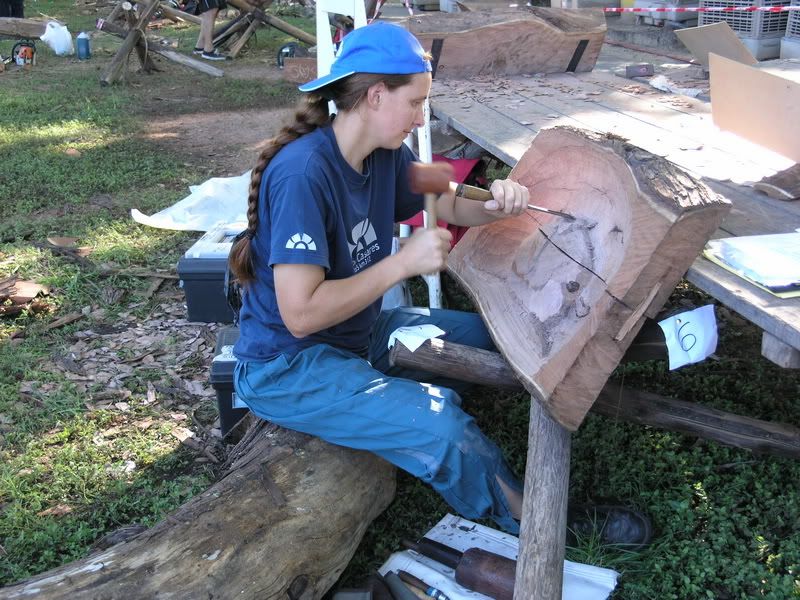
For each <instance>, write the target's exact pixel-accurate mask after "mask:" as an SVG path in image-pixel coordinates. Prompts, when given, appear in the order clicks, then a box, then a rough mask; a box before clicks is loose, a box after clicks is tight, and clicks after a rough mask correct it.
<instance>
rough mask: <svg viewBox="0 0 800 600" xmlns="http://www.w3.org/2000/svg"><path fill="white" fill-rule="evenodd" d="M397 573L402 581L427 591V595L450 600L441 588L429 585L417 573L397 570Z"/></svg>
mask: <svg viewBox="0 0 800 600" xmlns="http://www.w3.org/2000/svg"><path fill="white" fill-rule="evenodd" d="M397 574H398V575H399V576H400V580H401V581H404V582H405V583H407V584H408V585H410V586H413V587H415V588H417V589H418V590H422V591H423V592H425V595H426V596H430V597H431V598H433V599H434V600H450V598H448V597H447V595H446V594H445V593H444V592H443V591H442V590H439V589H437V588H435V587H433V586H432V585H428V584H427V583H425V582H424V581H422V579H420V578H419V577H417V576H416V575H412V574H411V573H409V572H408V571H397Z"/></svg>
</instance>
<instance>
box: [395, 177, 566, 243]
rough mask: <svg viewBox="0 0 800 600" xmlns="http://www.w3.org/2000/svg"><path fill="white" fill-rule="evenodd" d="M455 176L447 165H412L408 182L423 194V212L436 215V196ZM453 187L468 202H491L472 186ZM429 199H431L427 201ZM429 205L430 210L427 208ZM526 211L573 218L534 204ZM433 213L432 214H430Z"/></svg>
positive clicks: (445, 190) (485, 191)
mask: <svg viewBox="0 0 800 600" xmlns="http://www.w3.org/2000/svg"><path fill="white" fill-rule="evenodd" d="M454 174H455V172H454V170H453V167H452V166H451V165H450V164H449V163H444V162H438V163H413V164H412V165H411V172H410V175H409V176H410V180H411V191H412V192H414V193H416V194H425V211H426V212H427V213H428V215H434V217H435V215H436V206H435V201H436V195H437V194H444V193H445V192H447V191H449V190H450V186H451V181H452V180H453V175H454ZM452 185H454V186H456V187H455V192H456V196H461V197H463V198H467V199H469V200H479V201H480V202H488V201H489V200H492V199H493V197H492V192H490V191H489V190H484V189H482V188H479V187H475V186H473V185H467V184H465V183H459V184H458V185H456V184H452ZM429 197H430V198H431V199H429ZM429 205H430V207H431V208H428V207H429ZM528 210H535V211H538V212H543V213H547V214H549V215H555V216H557V217H562V218H564V219H568V220H570V221H574V220H575V217H574V216H572V215H571V214H569V213H565V212H561V211H558V210H553V209H551V208H545V207H543V206H536V205H535V204H528ZM431 211H433V212H431ZM433 223H434V225H433V227H436V219H435V218H434V219H433ZM429 225H430V222H429Z"/></svg>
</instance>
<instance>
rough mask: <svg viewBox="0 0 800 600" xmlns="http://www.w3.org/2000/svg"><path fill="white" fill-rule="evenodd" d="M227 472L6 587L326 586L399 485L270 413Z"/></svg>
mask: <svg viewBox="0 0 800 600" xmlns="http://www.w3.org/2000/svg"><path fill="white" fill-rule="evenodd" d="M232 458H233V460H232V466H231V468H230V470H229V471H228V472H227V474H226V475H225V476H224V477H223V478H222V479H220V480H219V481H218V482H217V483H216V484H214V486H212V487H211V488H210V489H209V490H208V491H206V492H205V493H203V494H200V495H199V496H196V497H195V498H193V499H192V500H190V501H189V502H187V503H186V504H184V505H183V506H182V507H181V508H179V509H178V510H177V511H175V512H174V513H172V514H171V515H169V516H168V517H167V518H166V519H165V520H164V521H162V522H161V523H160V524H158V525H156V526H155V527H153V528H152V529H150V530H147V531H145V532H143V533H141V534H139V535H138V536H136V537H135V538H134V539H132V540H130V541H128V542H125V543H120V544H117V545H115V546H112V547H111V548H109V549H107V550H105V551H102V552H100V553H97V554H92V555H90V556H89V557H87V558H85V559H83V560H80V561H77V562H74V563H71V564H69V565H66V566H64V567H61V568H58V569H54V570H52V571H49V572H47V573H44V574H42V575H39V576H37V577H34V578H32V579H29V580H27V581H25V582H22V583H19V584H16V585H13V586H9V587H6V588H3V589H2V590H0V598H2V599H3V600H13V599H19V598H32V597H36V598H39V599H43V600H52V599H63V600H73V599H75V598H81V599H86V600H95V599H96V600H99V599H101V598H102V599H106V600H111V599H118V600H129V599H131V598H167V597H170V598H171V597H175V598H215V599H234V598H236V599H253V600H263V599H265V598H287V597H288V598H308V599H310V598H320V597H321V596H322V595H323V594H324V593H325V591H326V590H328V588H330V587H331V586H332V585H333V583H335V582H336V580H337V578H338V577H339V575H340V574H341V572H342V571H343V570H344V568H345V567H346V566H347V563H348V562H349V560H350V558H351V556H352V555H353V553H354V552H355V549H356V547H357V546H358V543H359V541H360V540H361V537H362V536H363V534H364V530H365V529H366V528H367V526H368V525H369V523H370V522H371V521H372V520H373V519H374V518H375V517H376V516H377V515H378V514H380V513H381V511H383V510H384V509H385V508H386V507H387V506H388V504H389V502H391V500H392V497H393V495H394V487H395V479H394V467H392V466H391V465H390V464H389V463H387V462H385V461H383V460H381V459H379V458H377V457H376V456H375V455H373V454H370V453H368V452H359V451H355V450H349V449H346V448H342V447H339V446H332V445H330V444H327V443H325V442H323V441H321V440H319V439H318V438H312V437H310V436H307V435H303V434H299V433H296V432H292V431H288V430H285V429H280V428H278V427H275V426H274V425H269V424H267V423H264V422H263V421H260V422H257V423H256V424H255V425H254V426H253V427H251V429H250V430H249V431H248V433H247V435H246V436H245V439H243V440H242V442H240V444H239V445H238V446H237V447H236V448H235V449H234V452H233V453H232Z"/></svg>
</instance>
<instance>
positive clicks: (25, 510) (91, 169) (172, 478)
mask: <svg viewBox="0 0 800 600" xmlns="http://www.w3.org/2000/svg"><path fill="white" fill-rule="evenodd" d="M110 9H111V7H110V6H105V7H102V6H100V5H98V4H89V3H86V4H80V3H79V4H76V3H74V2H72V1H67V0H48V1H44V0H39V1H28V2H26V14H27V15H28V16H36V15H37V14H39V13H41V14H45V15H49V16H52V17H56V18H59V19H61V20H62V21H63V22H65V23H66V24H67V25H68V26H69V28H70V31H71V32H73V34H75V33H77V32H78V31H81V30H87V31H91V30H92V28H93V22H94V20H95V18H96V17H98V16H105V14H107V13H108V12H109V11H110ZM283 18H286V19H287V20H290V21H291V22H292V23H293V24H295V25H299V26H303V27H304V28H306V29H308V30H313V26H312V22H311V20H309V19H303V18H300V17H292V16H284V17H283ZM157 33H158V34H159V35H161V36H163V37H167V38H169V39H174V40H177V41H178V49H179V50H182V51H188V50H190V49H191V48H192V47H193V45H194V40H195V38H196V35H197V29H196V27H187V26H172V25H167V26H165V27H164V28H162V29H160V30H159V31H158V32H157ZM286 41H290V38H288V37H286V36H283V35H282V34H279V33H277V32H276V31H274V30H269V31H268V30H263V29H262V30H259V33H258V37H257V39H256V40H254V42H253V43H252V44H251V45H250V46H248V48H247V49H246V51H245V53H244V54H243V55H242V57H241V58H239V59H237V61H236V65H235V67H233V66H228V65H223V66H224V67H225V68H226V69H229V68H230V69H231V72H232V73H231V76H226V77H224V78H221V79H213V78H208V77H205V76H202V75H199V74H195V73H193V72H189V71H186V70H184V69H182V68H180V67H177V66H175V65H173V64H171V63H166V62H162V63H161V65H162V67H163V69H164V70H163V72H161V73H155V74H152V75H142V74H137V73H133V72H131V73H129V75H128V82H127V83H126V84H123V85H118V86H112V87H101V86H100V85H99V81H98V80H99V75H100V73H101V71H102V69H103V67H104V66H105V65H106V64H107V63H108V61H109V60H110V58H111V56H112V55H113V52H114V50H115V48H116V47H117V45H118V41H117V40H116V39H115V38H112V37H110V36H106V35H105V34H97V35H96V36H95V37H94V38H93V40H92V48H93V53H94V55H93V58H92V59H91V60H89V61H85V62H78V61H77V60H75V59H74V58H60V57H56V56H54V55H53V54H52V53H50V52H49V50H47V49H46V48H45V46H44V44H43V43H42V44H37V46H38V47H39V59H38V64H37V66H36V67H34V68H33V69H32V70H30V71H29V72H17V71H13V72H11V71H9V72H6V73H3V74H0V115H2V120H0V165H2V167H0V199H2V202H0V279H1V278H4V277H7V276H11V275H16V276H18V277H19V278H20V279H27V280H33V281H36V282H39V283H42V284H45V285H47V286H48V287H49V288H50V295H49V296H47V298H46V301H45V303H46V305H47V306H46V310H43V311H40V312H29V313H23V314H21V315H19V316H16V317H6V318H0V585H2V584H9V583H11V582H14V581H17V580H19V579H22V578H25V577H28V576H31V575H33V574H36V573H39V572H41V571H43V570H46V569H49V568H53V567H55V566H58V565H60V564H63V563H65V562H67V561H70V560H74V559H75V558H78V557H80V556H82V555H84V554H86V553H87V552H88V551H89V549H90V548H91V547H92V546H93V545H94V544H95V543H96V542H97V541H98V539H99V538H101V537H102V536H103V535H105V534H106V533H108V532H111V531H113V530H115V529H117V528H119V527H123V526H127V525H130V524H134V523H139V524H143V525H151V524H153V523H155V522H157V521H158V520H159V519H161V518H162V517H163V516H164V515H165V514H167V513H168V512H169V511H170V510H172V509H174V508H175V507H177V506H179V505H180V504H181V503H182V502H184V501H185V500H186V499H187V498H189V497H191V496H192V495H193V494H196V493H197V492H199V491H201V490H203V489H205V488H206V487H207V486H208V485H209V483H210V482H211V481H213V479H214V478H215V477H216V476H217V475H218V473H217V471H216V465H217V463H216V462H215V461H214V460H212V458H211V457H210V456H209V454H211V455H212V456H215V457H216V458H217V459H219V458H221V457H223V456H224V452H225V450H226V449H225V448H224V447H223V446H222V445H221V444H220V443H219V442H218V441H217V440H216V438H214V436H213V431H212V425H213V421H214V410H215V405H214V397H213V394H209V393H203V392H200V391H197V390H196V389H195V388H192V386H191V385H190V384H191V382H193V381H194V382H202V383H204V382H205V380H206V378H207V369H208V360H209V356H210V347H211V344H212V343H213V332H214V327H213V326H209V327H208V328H206V329H205V330H200V329H201V328H200V327H197V328H194V329H192V327H188V328H187V327H182V328H181V329H180V331H184V330H191V331H195V332H196V333H199V334H200V335H199V338H197V340H195V341H193V342H192V343H194V344H195V346H196V347H195V346H193V348H194V350H193V351H192V352H188V353H187V352H184V350H185V349H186V348H185V344H188V343H189V339H188V338H187V337H182V336H183V335H184V334H179V333H176V331H177V329H174V328H170V326H169V323H170V321H175V320H176V319H179V318H180V315H179V314H176V313H174V312H170V311H171V310H172V309H173V308H174V307H175V306H178V307H179V306H180V302H181V296H182V292H181V291H180V290H179V289H177V287H176V284H175V280H174V279H165V281H164V283H163V284H162V285H161V287H160V288H159V289H158V290H157V291H153V290H152V289H151V288H152V284H153V278H152V277H146V276H145V277H143V276H141V273H151V274H152V273H161V274H163V275H165V276H169V275H174V274H175V264H176V262H177V260H178V258H179V256H180V255H181V254H182V252H183V251H185V250H186V248H188V247H189V246H190V245H191V243H192V241H193V240H194V239H196V234H187V233H179V232H169V231H160V230H155V229H149V228H145V227H142V226H140V225H138V224H136V223H134V222H133V221H132V220H131V218H130V216H129V211H130V209H131V208H133V207H135V208H139V209H140V210H142V211H143V212H145V213H150V212H154V211H156V210H158V209H161V208H163V207H165V206H168V205H170V204H172V203H174V202H176V201H177V200H179V199H181V198H183V197H184V196H185V195H186V194H187V193H188V190H187V186H188V185H194V184H198V183H201V182H202V181H205V180H206V179H208V178H209V177H212V176H218V175H221V174H222V173H220V171H219V169H222V168H223V167H222V166H220V165H222V164H224V169H225V170H226V173H225V174H232V173H234V172H237V171H236V169H237V167H238V163H237V162H236V161H233V160H228V161H227V162H225V160H223V159H225V158H226V157H225V156H223V157H222V158H221V159H220V160H222V162H221V163H219V164H218V163H214V162H211V161H213V160H216V159H217V158H218V157H214V156H209V154H210V153H209V152H205V151H204V152H202V153H201V152H198V150H197V148H196V146H195V145H194V144H193V140H190V139H186V140H182V139H180V138H178V139H173V140H172V143H171V144H169V145H168V146H167V145H165V144H163V143H162V142H161V141H160V138H159V137H158V136H156V135H152V133H153V131H152V123H153V122H154V119H156V118H158V119H161V121H158V122H159V123H164V122H166V120H168V119H172V118H175V119H177V118H181V117H182V118H186V117H187V116H188V117H189V118H198V119H199V118H200V116H202V115H203V114H207V115H211V114H214V115H219V117H218V118H219V119H224V118H225V115H226V114H227V115H229V116H236V115H240V114H248V115H249V114H253V115H262V113H260V112H258V111H259V110H261V109H265V108H276V109H278V108H280V107H281V106H284V105H286V104H287V103H289V102H291V101H292V100H293V98H294V94H293V92H292V91H291V88H290V87H288V86H287V85H286V84H283V83H281V82H280V80H279V77H277V76H276V71H275V68H274V66H273V65H274V60H275V55H276V52H277V49H278V47H280V45H281V44H283V43H285V42H286ZM12 45H13V42H12V41H10V40H0V54H3V55H7V54H8V53H9V51H10V49H11V46H12ZM132 62H135V61H132ZM261 72H264V73H267V74H269V73H271V75H270V76H264V77H261V76H259V75H258V74H259V73H261ZM237 73H238V75H237ZM254 118H256V117H254ZM258 118H262V117H258ZM242 133H243V134H244V133H245V132H244V131H242ZM184 142H185V143H184ZM245 150H246V149H245ZM254 158H255V152H254V151H253V153H252V159H254ZM248 167H249V164H248V165H246V166H244V167H243V168H241V169H240V170H239V171H238V172H241V171H243V170H244V169H245V168H248ZM228 171H229V173H228ZM53 236H69V237H74V238H77V240H78V245H79V246H81V247H85V248H86V249H87V252H88V253H89V254H88V256H85V257H83V258H84V260H81V259H80V258H76V257H75V255H74V254H70V253H67V254H63V253H62V254H59V253H54V252H53V251H52V250H51V249H48V248H47V247H46V240H47V238H48V237H50V238H52V237H53ZM449 289H450V292H451V296H452V297H453V298H454V300H453V307H454V308H459V307H460V308H469V305H468V303H467V302H466V301H465V300H464V299H463V297H462V296H461V295H460V294H459V293H458V290H456V289H454V287H453V286H449ZM709 302H713V300H712V299H710V298H708V297H705V296H703V295H702V294H700V293H699V292H698V291H697V290H695V289H693V288H692V287H690V286H688V285H687V284H682V285H681V286H679V288H678V289H677V290H676V292H675V294H673V297H672V298H671V300H670V304H671V307H693V306H699V305H702V304H706V303H709ZM72 313H81V314H82V318H80V319H79V320H77V321H75V322H74V323H71V324H68V325H65V326H63V327H58V328H50V329H49V328H48V325H49V324H51V323H53V321H55V320H56V319H58V318H59V317H62V316H64V315H67V314H72ZM717 316H718V319H719V324H720V345H719V348H718V350H717V352H716V355H715V357H714V358H713V359H710V360H707V361H706V362H704V363H702V364H699V365H695V366H690V367H686V368H683V369H680V370H679V371H676V372H669V371H668V370H667V367H666V365H665V364H664V363H661V362H648V363H635V364H628V365H625V366H624V367H620V368H619V369H618V370H617V372H616V373H615V378H616V379H617V381H618V382H622V384H623V385H625V386H629V387H632V388H638V389H643V390H648V391H652V392H656V393H660V394H663V395H667V396H673V397H676V398H681V399H683V400H687V401H696V402H700V403H703V404H705V405H708V406H711V407H714V408H718V409H721V410H726V411H732V412H735V413H739V414H743V415H748V416H752V417H756V418H760V419H765V420H772V421H779V422H784V423H788V424H792V425H795V426H798V425H800V401H798V398H800V393H799V392H800V375H798V374H796V373H794V372H791V371H787V370H781V369H778V368H777V367H775V366H773V365H771V364H770V363H768V362H767V361H766V360H764V359H763V358H762V357H761V356H760V351H759V350H760V334H759V331H758V330H756V329H755V328H754V327H752V326H751V325H749V324H748V323H747V322H745V321H744V320H742V319H741V318H739V317H738V316H737V315H735V314H732V313H730V312H729V311H727V310H726V309H724V308H723V307H718V310H717ZM154 323H155V324H159V325H158V326H157V327H156V326H155V325H154ZM141 327H151V329H152V331H150V330H148V332H149V333H148V334H147V335H148V336H149V337H150V338H152V339H154V340H156V341H155V342H153V343H154V344H157V345H158V356H156V358H155V359H153V360H155V363H150V364H148V363H145V362H144V361H142V360H139V359H138V358H137V353H138V352H139V351H141V350H143V349H144V348H141V347H137V345H136V343H135V340H134V341H133V342H130V343H128V345H125V344H123V343H122V342H121V341H120V340H121V339H122V336H124V335H125V334H126V332H128V331H139V329H137V328H141ZM159 328H160V329H159ZM156 329H158V332H155V330H156ZM86 331H92V332H93V334H94V335H92V336H88V337H87V335H86V334H85V332H86ZM195 337H196V336H195ZM206 338H208V339H206ZM78 346H80V347H81V349H82V350H81V352H82V353H83V355H86V354H87V353H88V352H92V353H94V354H93V356H98V357H102V358H98V359H96V362H102V361H105V362H108V363H115V364H117V363H119V364H124V365H132V366H131V367H130V368H129V369H127V370H125V373H124V376H123V375H119V374H117V375H115V376H114V377H115V378H112V380H111V382H109V381H108V380H102V379H99V378H95V379H93V380H92V379H90V378H88V377H86V376H85V375H81V372H80V371H81V368H83V369H84V373H85V371H86V365H80V364H78V365H74V364H71V363H70V356H71V353H74V352H76V350H75V349H76V348H77V347H78ZM167 357H171V359H170V360H172V359H174V360H175V362H172V363H168V361H167ZM73 362H74V361H73ZM153 365H156V366H158V365H163V366H164V368H163V369H155V368H148V367H152V366H153ZM112 383H113V385H114V386H118V387H113V386H112ZM109 390H111V391H113V392H114V394H116V395H117V396H118V398H117V399H115V400H114V401H113V402H110V403H109V402H103V401H100V400H99V398H101V397H104V394H105V395H107V394H108V392H109ZM192 390H194V391H192ZM154 398H155V401H154V400H153V399H154ZM464 404H465V407H466V409H467V410H468V411H469V412H471V413H472V414H474V415H475V416H476V418H477V420H478V422H479V424H480V425H481V427H482V428H483V429H484V430H485V431H486V432H487V433H488V435H489V436H490V437H492V438H493V439H494V440H496V441H497V442H498V443H499V444H500V445H501V446H502V447H503V449H504V451H505V452H506V455H507V456H508V457H509V460H510V462H511V464H512V466H513V467H514V468H515V469H516V471H517V472H518V473H519V474H520V475H522V474H523V473H524V466H525V465H524V463H525V456H526V440H527V421H528V409H529V397H527V396H526V394H511V393H508V392H499V391H497V390H494V389H490V388H476V389H474V390H473V391H471V392H470V393H469V394H467V395H466V397H465V399H464ZM185 430H189V431H191V432H193V433H194V435H195V437H194V438H193V439H195V440H198V442H196V443H194V444H187V443H185V441H181V437H182V436H181V435H180V432H181V431H185ZM398 477H399V486H398V493H397V497H396V499H395V501H394V502H393V503H392V505H391V506H390V507H389V509H388V510H387V511H386V512H385V513H384V514H383V515H381V516H380V517H379V518H378V519H377V520H376V521H375V522H374V523H373V524H372V525H371V526H370V528H369V529H368V531H367V534H366V536H365V538H364V540H363V542H362V543H361V546H360V547H359V550H358V551H357V553H356V555H355V557H354V559H353V561H352V562H351V564H350V566H349V567H348V569H347V570H346V571H345V573H344V575H343V578H342V580H341V582H342V584H344V585H356V584H357V583H358V582H360V581H361V580H362V579H363V578H364V577H365V576H366V575H367V574H368V573H369V571H371V570H374V569H375V568H376V567H377V566H379V565H380V564H381V563H382V562H383V561H384V560H385V559H386V558H387V557H388V555H389V554H390V553H391V552H394V551H397V550H398V549H400V541H401V540H402V539H411V538H414V537H417V536H419V535H421V534H422V533H424V532H425V531H426V530H427V529H428V528H430V527H431V526H432V525H433V524H434V523H436V522H437V521H438V520H439V519H440V518H441V517H442V516H443V515H444V514H445V513H446V512H447V507H446V506H445V505H444V504H443V503H442V501H441V500H440V499H439V498H438V496H436V494H434V493H433V492H432V491H431V490H430V489H429V488H427V487H426V486H425V485H424V484H422V483H420V482H418V481H416V480H414V479H412V478H410V477H409V476H406V475H405V474H402V473H401V474H399V475H398ZM798 480H800V464H798V463H797V462H796V461H793V460H789V459H783V458H777V457H773V456H757V455H754V454H752V453H750V452H747V451H743V450H737V449H733V448H728V447H725V446H722V445H719V444H717V443H714V442H707V441H702V440H698V439H696V438H692V437H688V436H683V435H680V434H676V433H670V432H665V431H660V430H656V429H651V428H648V427H642V426H635V425H629V424H626V423H624V422H617V421H614V420H612V419H608V418H604V417H600V416H594V415H590V416H589V417H588V418H587V420H586V422H585V423H584V424H583V425H582V426H581V428H580V429H579V431H578V432H577V433H575V434H574V435H573V445H572V470H571V476H570V498H571V500H572V501H576V502H585V501H598V502H600V501H606V500H609V499H613V500H616V501H623V502H626V503H629V504H631V505H633V506H635V507H638V508H640V509H642V510H644V511H646V512H647V513H648V514H650V515H651V517H652V519H653V522H654V525H655V529H656V536H655V540H654V543H653V544H652V546H651V547H649V548H648V549H647V550H646V551H644V552H642V553H639V554H631V553H626V552H622V551H615V550H614V549H610V548H604V547H602V546H599V545H598V544H597V543H596V540H591V539H587V540H580V541H579V544H578V547H575V548H570V549H569V550H568V558H570V559H572V560H576V561H579V562H586V563H590V564H595V565H600V566H605V567H611V568H614V569H617V570H618V571H620V572H621V573H622V577H621V579H620V585H619V587H618V589H617V591H616V592H615V595H614V597H615V598H620V599H626V600H634V599H645V598H648V599H649V598H658V599H679V600H682V599H686V598H720V599H733V598H737V599H738V598H773V599H784V598H789V597H800V575H798V569H800V535H798V529H797V524H798V523H800V492H798V486H797V481H798Z"/></svg>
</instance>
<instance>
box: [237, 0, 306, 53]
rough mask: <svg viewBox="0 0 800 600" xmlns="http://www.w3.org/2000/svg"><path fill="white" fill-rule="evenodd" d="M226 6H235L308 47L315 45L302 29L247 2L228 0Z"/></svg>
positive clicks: (244, 0) (245, 0)
mask: <svg viewBox="0 0 800 600" xmlns="http://www.w3.org/2000/svg"><path fill="white" fill-rule="evenodd" d="M228 4H230V5H231V6H235V7H236V8H238V9H239V10H243V11H245V12H249V13H252V15H253V16H254V17H256V18H257V19H259V20H260V21H263V22H264V23H266V24H267V25H272V26H273V27H274V28H275V29H278V30H280V31H283V32H284V33H288V34H289V35H291V36H292V37H295V38H297V39H298V40H300V41H301V42H305V43H306V44H308V45H309V46H316V45H317V38H316V37H314V36H313V35H311V34H310V33H306V32H305V31H303V30H302V29H299V28H297V27H295V26H294V25H290V24H289V23H287V22H286V21H284V20H282V19H279V18H278V17H276V16H274V15H270V14H268V13H265V12H264V11H263V10H261V9H260V8H257V7H255V6H253V5H252V4H250V3H249V2H248V1H247V0H228Z"/></svg>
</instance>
